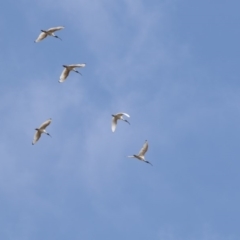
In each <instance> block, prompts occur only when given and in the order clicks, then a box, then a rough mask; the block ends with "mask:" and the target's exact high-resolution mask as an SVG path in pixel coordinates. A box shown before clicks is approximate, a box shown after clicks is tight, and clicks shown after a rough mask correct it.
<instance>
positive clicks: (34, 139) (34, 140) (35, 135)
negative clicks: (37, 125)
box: [32, 131, 41, 145]
mask: <svg viewBox="0 0 240 240" xmlns="http://www.w3.org/2000/svg"><path fill="white" fill-rule="evenodd" d="M40 137H41V133H40V132H39V131H36V133H35V134H34V137H33V141H32V145H34V144H35V143H36V142H37V141H38V139H39V138H40Z"/></svg>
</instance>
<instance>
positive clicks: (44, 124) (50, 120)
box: [39, 118, 52, 130]
mask: <svg viewBox="0 0 240 240" xmlns="http://www.w3.org/2000/svg"><path fill="white" fill-rule="evenodd" d="M51 122H52V119H51V118H50V119H48V120H47V121H45V122H44V123H42V124H41V126H40V127H39V129H41V130H44V129H45V128H46V127H47V126H48V125H49V124H50V123H51Z"/></svg>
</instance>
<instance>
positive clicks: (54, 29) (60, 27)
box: [47, 26, 64, 33]
mask: <svg viewBox="0 0 240 240" xmlns="http://www.w3.org/2000/svg"><path fill="white" fill-rule="evenodd" d="M63 28H64V27H62V26H59V27H52V28H49V29H48V30H47V32H49V33H53V32H56V31H59V30H62V29H63Z"/></svg>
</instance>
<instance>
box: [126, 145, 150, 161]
mask: <svg viewBox="0 0 240 240" xmlns="http://www.w3.org/2000/svg"><path fill="white" fill-rule="evenodd" d="M147 150H148V142H147V140H146V141H145V143H144V144H143V147H142V148H141V150H140V151H139V153H138V155H136V154H133V155H132V156H128V157H129V158H137V159H138V160H140V161H143V162H145V163H148V164H150V165H152V164H151V163H150V162H149V161H147V160H145V156H144V155H145V153H146V152H147Z"/></svg>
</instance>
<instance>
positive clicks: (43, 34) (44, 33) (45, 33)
mask: <svg viewBox="0 0 240 240" xmlns="http://www.w3.org/2000/svg"><path fill="white" fill-rule="evenodd" d="M63 28H64V27H61V26H60V27H53V28H49V29H48V30H41V33H40V34H39V36H38V38H37V39H36V40H35V41H34V42H36V43H37V42H40V41H42V40H43V39H44V38H46V37H47V36H52V37H55V38H58V39H60V40H62V39H61V38H60V37H58V36H56V35H55V34H54V32H56V31H59V30H62V29H63Z"/></svg>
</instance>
